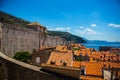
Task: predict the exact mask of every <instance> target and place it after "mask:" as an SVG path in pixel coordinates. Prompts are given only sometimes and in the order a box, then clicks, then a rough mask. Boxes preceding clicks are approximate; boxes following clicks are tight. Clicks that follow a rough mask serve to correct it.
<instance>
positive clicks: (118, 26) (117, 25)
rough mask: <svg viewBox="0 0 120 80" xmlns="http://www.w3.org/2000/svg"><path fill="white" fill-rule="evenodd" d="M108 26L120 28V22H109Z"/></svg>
mask: <svg viewBox="0 0 120 80" xmlns="http://www.w3.org/2000/svg"><path fill="white" fill-rule="evenodd" d="M108 26H110V27H114V28H120V24H113V23H110V24H108Z"/></svg>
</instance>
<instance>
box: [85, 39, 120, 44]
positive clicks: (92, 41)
mask: <svg viewBox="0 0 120 80" xmlns="http://www.w3.org/2000/svg"><path fill="white" fill-rule="evenodd" d="M86 41H87V43H90V44H106V43H111V44H120V42H108V41H104V40H86Z"/></svg>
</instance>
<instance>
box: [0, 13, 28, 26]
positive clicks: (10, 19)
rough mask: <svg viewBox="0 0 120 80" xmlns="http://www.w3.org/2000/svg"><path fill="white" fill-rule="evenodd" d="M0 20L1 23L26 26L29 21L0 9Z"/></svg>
mask: <svg viewBox="0 0 120 80" xmlns="http://www.w3.org/2000/svg"><path fill="white" fill-rule="evenodd" d="M0 21H1V22H3V23H8V24H12V25H19V26H26V24H28V23H30V22H29V21H26V20H23V19H21V18H18V17H15V16H13V15H11V14H8V13H5V12H2V11H0Z"/></svg>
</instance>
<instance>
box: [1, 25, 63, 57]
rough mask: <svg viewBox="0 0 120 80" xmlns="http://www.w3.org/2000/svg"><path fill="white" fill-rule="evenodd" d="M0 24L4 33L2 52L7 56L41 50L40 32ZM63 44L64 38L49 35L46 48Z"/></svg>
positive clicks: (46, 39)
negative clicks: (19, 52)
mask: <svg viewBox="0 0 120 80" xmlns="http://www.w3.org/2000/svg"><path fill="white" fill-rule="evenodd" d="M0 24H1V25H0V30H1V32H2V33H1V34H2V39H1V51H2V52H3V53H5V54H6V55H8V56H10V57H12V56H13V55H14V54H15V53H16V52H18V51H21V50H27V51H30V52H32V51H33V50H34V49H36V50H38V49H39V33H38V31H36V30H34V29H30V28H25V27H22V26H14V25H10V24H2V23H0ZM44 38H45V36H43V37H42V38H41V43H43V39H44ZM63 43H64V40H63V39H62V38H60V37H53V36H50V35H47V37H46V38H45V44H44V46H56V45H61V44H63ZM41 45H42V44H41Z"/></svg>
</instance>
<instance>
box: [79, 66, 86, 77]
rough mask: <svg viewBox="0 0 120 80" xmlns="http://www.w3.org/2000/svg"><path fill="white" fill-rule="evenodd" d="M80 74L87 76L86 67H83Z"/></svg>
mask: <svg viewBox="0 0 120 80" xmlns="http://www.w3.org/2000/svg"><path fill="white" fill-rule="evenodd" d="M80 74H81V75H85V74H86V68H85V66H81V71H80Z"/></svg>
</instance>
